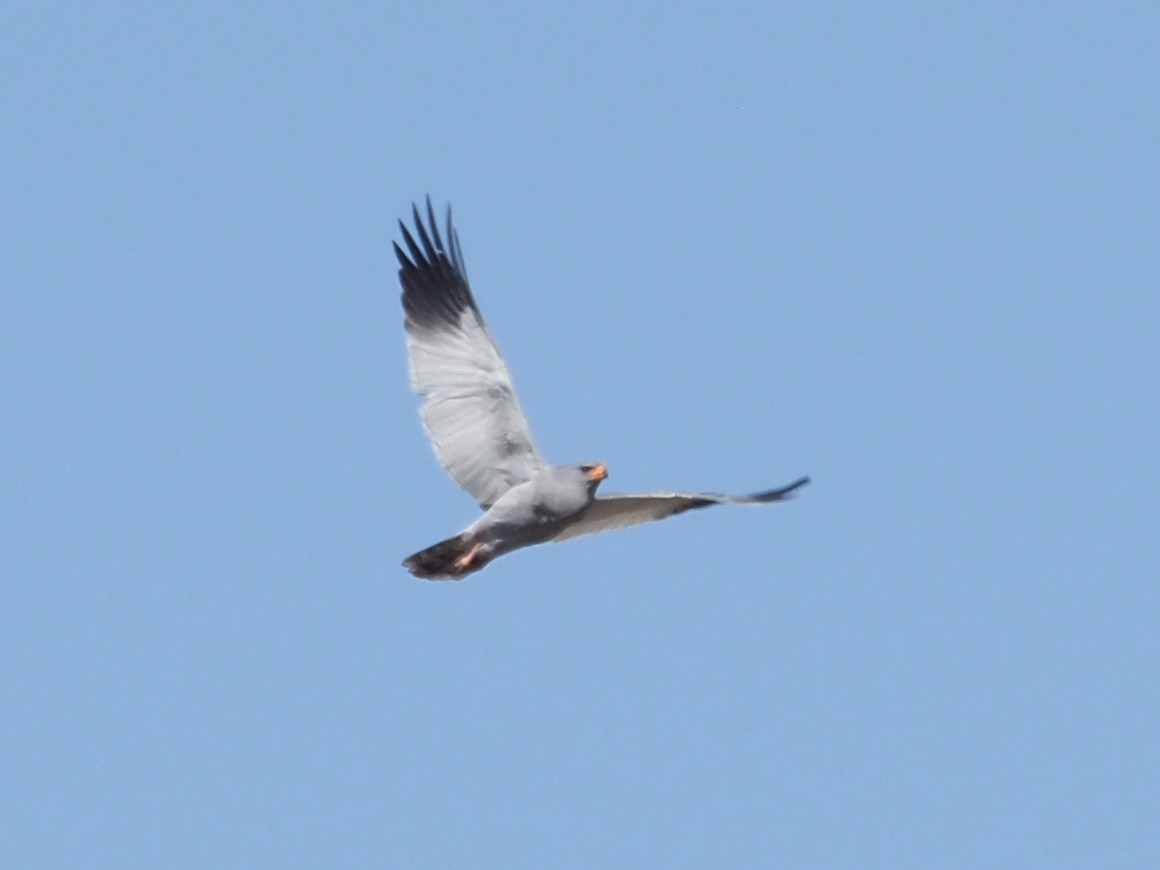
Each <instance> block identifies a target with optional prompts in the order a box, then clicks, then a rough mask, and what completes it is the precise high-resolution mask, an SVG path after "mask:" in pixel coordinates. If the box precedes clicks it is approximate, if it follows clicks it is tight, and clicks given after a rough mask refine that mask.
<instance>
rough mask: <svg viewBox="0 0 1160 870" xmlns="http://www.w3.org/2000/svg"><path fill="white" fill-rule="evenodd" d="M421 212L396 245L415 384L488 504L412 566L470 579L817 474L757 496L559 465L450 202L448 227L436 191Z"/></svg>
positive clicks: (777, 493)
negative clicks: (493, 319)
mask: <svg viewBox="0 0 1160 870" xmlns="http://www.w3.org/2000/svg"><path fill="white" fill-rule="evenodd" d="M411 213H412V216H413V218H414V222H415V232H414V234H412V232H411V231H410V230H409V229H408V228H407V226H406V225H405V224H404V223H403V222H402V221H400V222H399V228H400V230H401V232H402V239H403V244H404V245H405V247H406V250H403V248H401V247H399V244H398V243H397V242H396V243H394V248H395V256H396V257H398V260H399V282H400V284H402V287H403V312H404V320H403V325H404V328H405V330H406V333H407V347H408V350H409V352H410V359H411V386H412V388H413V389H414V390H415V392H416V393H418V394H419V395H420V396H422V397H423V403H422V407H421V409H420V414H421V416H422V418H423V425H424V428H425V429H426V430H427V435H428V437H429V438H430V439H431V444H432V445H433V447H434V448H435V456H436V458H437V459H438V460H439V464H440V465H442V466H443V468H444V469H446V471H447V473H448V474H450V475H451V477H452V478H454V480H455V482H456V483H458V484H459V485H460V486H461V487H463V488H464V489H465V490H467V492H468V493H470V494H471V495H472V496H473V497H474V498H475V499H476V500H477V501H478V502H479V505H480V507H481V508H482V509H483V511H484V513H483V515H482V516H480V517H479V519H477V520H476V521H475V522H473V523H472V524H471V525H469V526H468V527H467V528H465V529H464V530H463V531H461V532H459V533H458V534H456V535H453V536H452V537H450V538H447V539H446V540H444V541H440V542H439V543H437V544H434V545H432V546H430V547H427V548H426V549H425V550H420V551H419V552H418V553H415V554H414V555H411V556H408V557H407V558H406V559H404V560H403V565H404V567H406V568H407V569H408V570H409V571H410V572H411V573H412V574H414V575H416V576H418V577H425V578H428V579H431V580H446V579H452V580H458V579H460V578H462V577H465V576H466V575H468V574H471V573H473V572H475V571H478V570H480V569H481V568H483V567H484V566H485V565H487V564H488V563H489V562H491V561H492V560H493V559H495V558H497V557H498V556H502V555H503V554H505V553H510V552H511V551H512V550H516V549H519V548H521V547H528V546H531V545H532V544H540V543H544V542H545V541H563V540H566V539H568V538H575V537H578V536H579V535H587V534H590V533H593V532H604V531H608V530H610V529H620V528H624V527H625V526H633V525H637V524H638V523H646V522H649V521H651V520H661V519H664V518H665V517H670V516H674V515H675V514H679V513H683V512H684V511H687V510H691V509H693V508H703V507H709V506H711V505H718V504H762V503H765V502H774V501H782V500H783V499H786V498H788V497H789V496H790V494H791V493H792V492H793V491H794V490H796V489H798V487H801V486H804V485H805V484H806V483H808V482H809V478H808V477H803V478H800V479H799V480H795V481H794V482H793V483H791V484H789V485H788V486H783V487H780V488H778V489H770V490H766V491H765V492H758V493H754V494H752V495H722V494H718V493H709V492H649V493H639V494H625V495H597V494H596V489H597V487H599V486H600V483H601V482H602V481H603V480H604V479H605V478H606V477H608V469H607V468H606V467H605V465H604V463H603V462H597V461H590V462H574V463H571V464H570V465H551V464H550V463H548V462H547V461H546V460H545V459H544V457H543V456H541V455H540V451H539V450H538V449H537V448H536V444H535V441H533V440H532V433H531V431H530V430H529V429H528V422H527V420H526V419H525V418H524V412H523V411H522V410H520V405H519V402H518V401H517V400H516V394H515V390H514V389H513V387H512V380H511V376H510V375H509V374H508V370H507V366H506V365H505V364H504V361H503V357H502V356H501V355H500V352H499V348H498V347H496V343H495V340H494V339H493V338H492V337H491V333H490V332H489V331H488V328H487V325H486V324H485V323H484V321H483V315H481V314H480V313H479V308H478V306H477V305H476V304H475V298H474V297H473V296H472V294H471V288H470V286H469V285H468V283H467V270H466V269H465V268H464V265H463V252H462V250H461V249H460V247H459V237H458V235H457V234H456V232H455V229H454V227H453V226H452V224H451V208H450V206H448V208H447V222H446V225H445V232H444V235H442V236H441V235H440V234H439V227H438V225H437V222H436V220H435V212H434V210H433V209H432V207H431V199H430V197H428V198H427V223H426V225H424V223H423V220H422V218H421V217H420V214H419V209H418V207H417V206H412V207H411ZM416 237H418V238H417V240H416Z"/></svg>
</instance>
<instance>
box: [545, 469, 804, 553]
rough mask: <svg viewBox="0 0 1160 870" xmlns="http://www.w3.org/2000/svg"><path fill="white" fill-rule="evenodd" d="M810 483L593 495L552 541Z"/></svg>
mask: <svg viewBox="0 0 1160 870" xmlns="http://www.w3.org/2000/svg"><path fill="white" fill-rule="evenodd" d="M809 482H810V479H809V478H808V477H803V478H801V479H800V480H795V481H794V482H793V483H791V484H790V485H789V486H783V487H781V488H780V489H770V490H766V491H765V492H757V493H754V494H753V495H721V494H719V493H714V492H652V493H643V494H640V495H608V496H597V497H596V500H595V501H594V502H592V505H591V506H590V507H589V508H588V510H586V511H585V512H584V513H583V514H582V515H581V516H580V519H578V520H576V521H575V522H574V523H571V524H570V525H568V526H566V527H565V528H564V529H563V531H561V532H560V533H559V534H557V535H556V536H555V537H554V538H553V539H552V540H553V541H566V540H568V539H569V538H576V537H579V536H580V535H591V534H594V533H596V532H607V531H611V530H612V529H623V528H625V527H626V526H635V525H639V524H640V523H648V522H652V521H653V520H663V519H664V518H665V517H671V516H674V515H675V514H679V513H683V512H685V511H687V510H692V509H694V508H703V507H709V506H711V505H715V504H764V503H766V502H771V501H781V500H782V499H785V498H789V496H790V494H791V493H792V492H793V491H794V490H795V489H797V488H798V487H801V486H805V485H806V484H807V483H809Z"/></svg>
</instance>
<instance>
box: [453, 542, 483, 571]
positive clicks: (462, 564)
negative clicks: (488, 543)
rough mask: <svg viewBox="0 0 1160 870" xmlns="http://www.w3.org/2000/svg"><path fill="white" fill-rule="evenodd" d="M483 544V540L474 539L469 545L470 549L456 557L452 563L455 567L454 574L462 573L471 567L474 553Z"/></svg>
mask: <svg viewBox="0 0 1160 870" xmlns="http://www.w3.org/2000/svg"><path fill="white" fill-rule="evenodd" d="M482 546H483V541H476V542H475V543H474V544H472V545H471V549H470V550H468V551H467V552H466V553H464V554H463V555H462V556H460V557H459V558H458V559H456V560H455V561H454V562H453V563H452V564H453V566H454V567H455V573H456V574H462V573H463V572H464V571H466V570H467V569H468V568H470V567H471V563H472V562H474V561H475V557H476V555H477V554H478V553H479V548H480V547H482Z"/></svg>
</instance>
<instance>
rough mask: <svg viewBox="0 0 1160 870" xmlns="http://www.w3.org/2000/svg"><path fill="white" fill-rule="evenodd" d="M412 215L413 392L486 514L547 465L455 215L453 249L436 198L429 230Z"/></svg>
mask: <svg viewBox="0 0 1160 870" xmlns="http://www.w3.org/2000/svg"><path fill="white" fill-rule="evenodd" d="M411 211H412V214H413V216H414V219H415V232H416V234H417V235H418V237H419V242H418V243H416V241H415V237H414V236H412V235H411V233H410V231H409V230H408V229H407V227H406V226H405V225H404V224H403V222H402V221H400V222H399V227H400V229H401V230H402V232H403V242H404V244H405V245H406V246H407V251H406V252H404V251H403V250H402V249H401V248H400V247H399V245H398V244H397V243H396V244H395V256H397V257H398V259H399V282H400V283H401V284H402V285H403V311H404V313H405V319H404V326H405V327H406V330H407V347H408V349H409V351H410V354H411V387H412V388H413V389H414V390H415V392H417V393H419V394H420V395H421V396H423V398H424V402H423V406H422V408H421V410H420V414H421V415H422V417H423V426H424V428H425V429H426V430H427V435H428V437H429V438H430V439H431V444H432V446H433V447H434V448H435V456H436V457H437V458H438V460H439V464H440V465H442V466H443V467H444V468H445V469H446V470H447V473H448V474H450V475H451V476H452V477H453V478H454V479H455V481H456V483H458V484H459V485H460V486H462V487H463V488H464V489H466V490H467V491H468V492H469V493H471V494H472V495H473V496H474V497H475V498H476V499H477V500H478V501H479V503H480V504H481V505H482V506H484V507H487V506H489V505H491V504H492V503H493V502H494V501H495V500H496V499H497V498H499V497H500V496H501V495H503V494H504V493H505V492H507V491H508V490H509V489H511V488H512V487H513V486H515V485H516V484H519V483H523V482H524V481H526V480H528V479H529V478H531V476H532V475H533V474H534V473H535V472H536V471H537V470H538V469H540V468H542V467H543V465H544V460H543V458H542V457H541V456H540V453H539V451H538V450H537V449H536V445H535V443H534V442H533V441H532V435H531V432H529V431H528V423H527V420H525V419H524V413H523V411H521V410H520V405H519V402H517V401H516V395H515V391H514V390H513V388H512V382H511V377H510V376H509V375H508V370H507V366H506V365H504V361H503V357H502V356H500V353H499V348H497V347H496V345H495V341H494V340H492V337H491V333H489V332H488V330H487V326H486V325H485V324H484V322H483V316H482V315H481V314H480V313H479V309H478V308H477V307H476V305H475V299H473V298H472V296H471V288H470V287H469V286H468V284H467V272H466V270H465V268H464V266H463V254H462V252H461V251H460V249H459V238H458V236H457V235H456V233H455V229H454V228H453V227H452V225H451V209H450V207H449V208H448V209H447V239H446V242H447V243H446V244H444V239H443V238H442V237H441V236H440V235H439V227H438V226H437V225H436V222H435V212H434V210H433V209H432V208H431V199H430V197H428V199H427V226H426V227H424V225H423V220H422V218H420V216H419V209H418V208H416V207H414V206H412V209H411Z"/></svg>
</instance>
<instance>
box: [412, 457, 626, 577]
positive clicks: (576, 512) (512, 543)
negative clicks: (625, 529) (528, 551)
mask: <svg viewBox="0 0 1160 870" xmlns="http://www.w3.org/2000/svg"><path fill="white" fill-rule="evenodd" d="M586 468H587V469H591V470H589V471H585V470H584V469H586ZM604 476H605V475H604V467H603V466H602V465H600V464H599V463H595V464H592V465H586V464H577V465H565V466H548V467H547V468H542V469H540V470H539V471H537V472H536V473H535V474H533V475H532V478H531V480H528V481H525V482H524V483H520V484H516V485H515V486H513V487H512V488H511V489H509V490H508V491H507V492H505V493H504V494H503V495H501V496H500V497H499V498H498V499H496V502H495V504H493V505H492V506H491V507H489V508H488V509H487V510H486V511H484V513H483V516H481V517H480V518H479V519H477V520H476V521H475V522H474V523H472V524H471V525H470V526H468V527H467V528H466V529H464V530H463V531H462V532H460V533H459V534H458V535H455V536H454V537H451V538H448V539H447V540H446V541H440V542H439V543H438V544H435V545H434V546H432V547H428V548H427V549H425V550H422V551H421V552H418V553H416V554H415V555H413V556H411V557H409V558H408V559H407V561H405V562H404V563H403V564H404V565H406V566H407V568H409V569H410V570H411V571H412V572H414V573H416V574H419V575H420V576H422V577H428V578H432V579H434V578H438V577H443V578H450V577H462V576H463V575H465V574H468V573H470V572H472V571H478V570H479V569H480V568H482V567H483V566H484V565H486V564H487V563H488V562H490V561H491V560H492V559H495V558H496V557H498V556H502V555H504V554H505V553H510V552H511V551H512V550H518V549H519V548H521V547H529V546H531V545H532V544H539V543H541V542H543V541H545V540H550V539H552V538H554V537H555V536H556V535H558V534H560V533H561V532H562V531H563V530H564V529H565V528H567V526H568V525H569V523H572V522H574V521H575V520H576V519H578V518H579V517H580V516H582V515H583V514H584V512H585V511H587V510H588V508H589V506H590V505H591V504H592V502H593V501H595V499H596V487H597V486H599V485H600V481H602V480H603V479H604ZM467 554H471V559H470V560H467V561H465V562H462V563H461V564H458V565H457V564H456V563H457V561H459V560H462V559H463V558H464V557H465V556H466V555H467Z"/></svg>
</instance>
